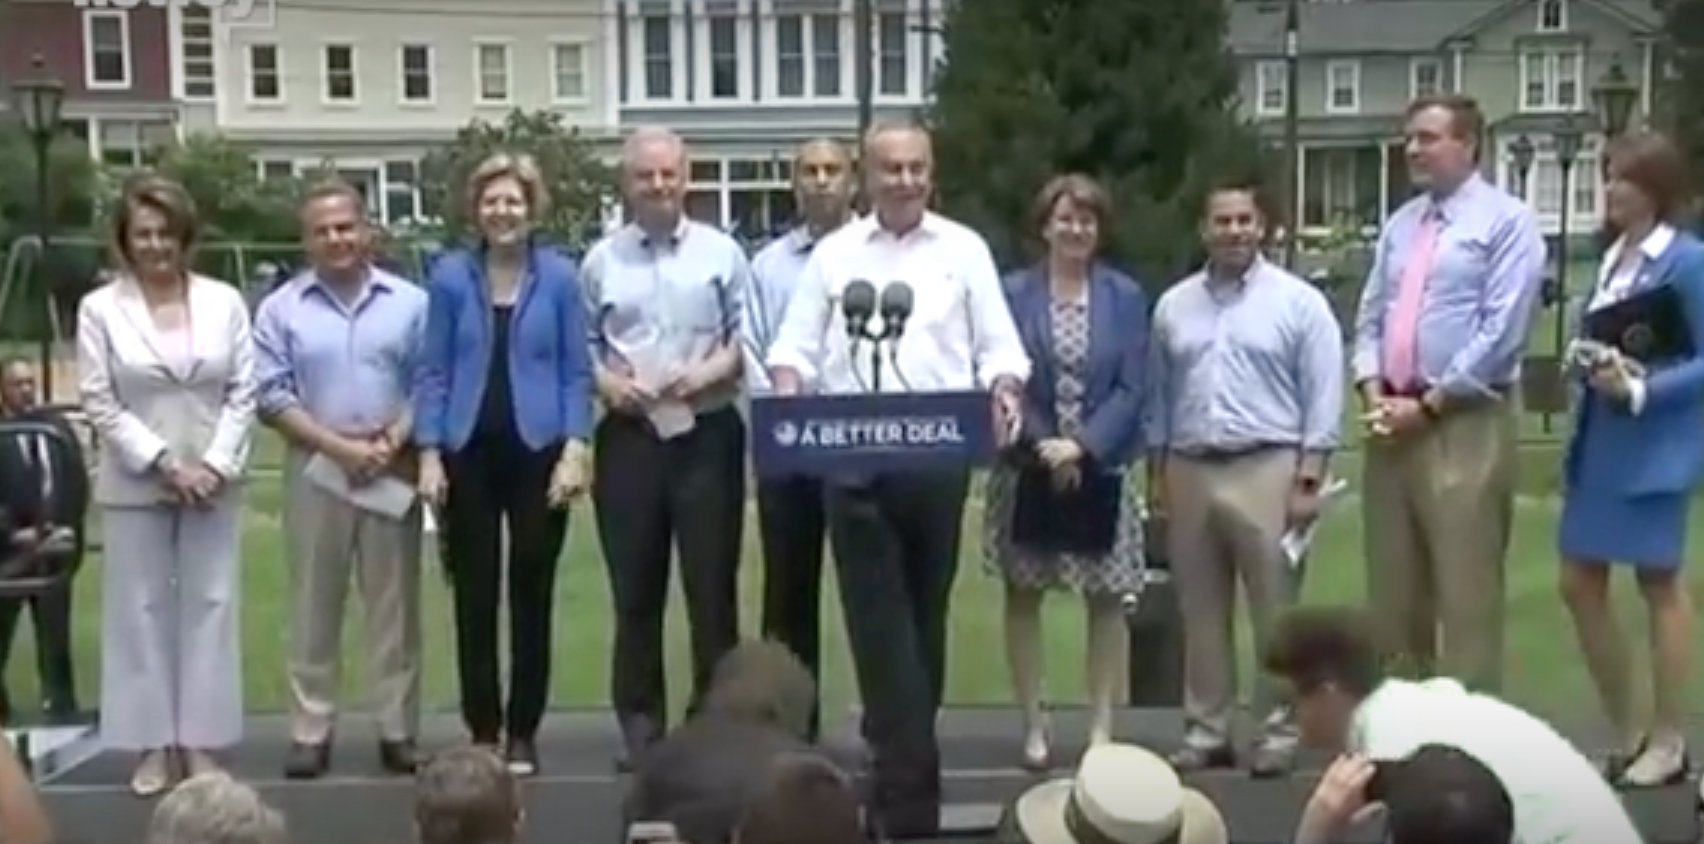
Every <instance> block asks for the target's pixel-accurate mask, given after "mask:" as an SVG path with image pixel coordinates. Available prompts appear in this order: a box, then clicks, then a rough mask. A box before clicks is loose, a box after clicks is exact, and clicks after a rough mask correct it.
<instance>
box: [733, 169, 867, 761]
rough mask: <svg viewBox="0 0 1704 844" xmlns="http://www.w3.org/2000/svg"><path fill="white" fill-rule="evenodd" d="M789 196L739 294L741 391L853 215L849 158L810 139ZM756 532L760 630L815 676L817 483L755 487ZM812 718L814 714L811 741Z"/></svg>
mask: <svg viewBox="0 0 1704 844" xmlns="http://www.w3.org/2000/svg"><path fill="white" fill-rule="evenodd" d="M793 193H794V196H795V197H796V198H797V200H798V207H799V212H800V217H801V218H802V221H801V222H800V224H799V225H798V226H797V227H796V228H794V229H793V230H792V231H790V232H788V233H786V234H785V235H783V236H781V237H780V238H779V239H777V240H775V241H774V242H773V243H770V244H769V245H768V246H766V247H764V249H763V251H761V252H759V253H757V257H756V258H755V259H753V260H752V265H751V278H752V287H751V290H750V291H749V292H748V294H747V296H746V317H745V334H746V336H745V342H746V385H747V387H748V388H749V389H750V391H751V392H752V394H754V395H760V394H762V393H764V392H767V391H768V389H769V376H768V373H767V372H766V371H765V370H764V364H763V361H764V356H765V355H766V354H767V353H768V351H769V344H770V343H771V342H773V340H774V338H775V332H776V331H777V330H778V329H779V328H780V327H781V317H782V315H783V314H785V313H786V311H787V301H788V299H789V298H791V297H792V294H793V288H794V286H795V285H796V283H797V282H798V279H799V274H800V273H801V272H802V271H803V270H804V268H805V262H806V261H807V260H809V259H810V257H811V250H812V249H813V248H815V246H816V243H817V241H818V240H820V239H821V238H822V237H823V236H825V235H827V234H829V233H830V232H833V231H834V230H836V229H838V228H840V227H841V226H842V225H844V224H845V223H846V221H847V220H848V219H850V218H851V216H852V156H851V154H850V153H848V152H847V150H846V147H844V146H842V145H841V144H839V143H836V142H834V141H828V140H817V141H811V142H810V143H807V144H805V145H804V146H803V147H800V148H799V154H798V156H797V157H796V158H794V159H793ZM757 517H758V529H759V531H760V532H761V537H762V541H763V632H764V635H766V636H770V637H773V638H775V639H777V640H779V641H780V642H782V643H783V644H785V645H787V646H788V647H789V648H792V650H793V653H795V654H797V655H798V657H799V659H800V660H801V661H802V662H804V664H805V665H806V666H807V667H808V668H810V670H811V675H812V676H813V677H820V676H821V671H820V667H821V664H822V654H821V650H822V635H821V626H822V620H821V618H819V616H820V613H819V609H820V607H821V605H822V552H823V538H824V535H825V531H826V525H827V522H826V521H825V518H826V517H825V516H824V514H823V500H822V483H821V481H820V480H819V479H817V478H813V477H804V476H798V477H785V478H771V479H768V480H763V481H760V482H759V483H758V487H757ZM818 726H819V718H818V717H817V716H816V714H815V713H813V715H812V718H811V735H813V736H814V735H816V732H817V728H818Z"/></svg>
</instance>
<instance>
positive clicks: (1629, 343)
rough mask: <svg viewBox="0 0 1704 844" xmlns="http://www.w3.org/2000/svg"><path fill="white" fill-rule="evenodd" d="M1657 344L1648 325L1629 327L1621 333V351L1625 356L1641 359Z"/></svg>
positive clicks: (1655, 337) (1654, 334)
mask: <svg viewBox="0 0 1704 844" xmlns="http://www.w3.org/2000/svg"><path fill="white" fill-rule="evenodd" d="M1656 343H1657V335H1656V333H1655V332H1653V331H1652V330H1651V327H1650V326H1648V325H1642V324H1641V325H1629V326H1627V330H1626V331H1623V332H1621V349H1622V351H1625V352H1626V353H1627V354H1629V355H1631V356H1633V357H1636V358H1643V357H1646V356H1648V355H1650V353H1651V347H1652V346H1655V345H1656Z"/></svg>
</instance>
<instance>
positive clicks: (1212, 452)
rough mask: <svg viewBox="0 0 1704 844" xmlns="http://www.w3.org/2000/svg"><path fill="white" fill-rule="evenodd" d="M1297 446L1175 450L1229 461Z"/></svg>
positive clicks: (1186, 455)
mask: <svg viewBox="0 0 1704 844" xmlns="http://www.w3.org/2000/svg"><path fill="white" fill-rule="evenodd" d="M1296 448H1297V446H1296V444H1295V443H1248V444H1246V445H1228V446H1221V447H1217V448H1206V447H1203V448H1180V449H1175V452H1176V454H1177V455H1178V456H1180V457H1184V458H1187V459H1189V460H1200V461H1202V462H1205V463H1228V462H1230V461H1232V460H1241V459H1243V458H1244V457H1253V456H1254V455H1256V454H1264V453H1266V452H1268V451H1275V450H1278V449H1284V450H1286V451H1293V450H1295V449H1296Z"/></svg>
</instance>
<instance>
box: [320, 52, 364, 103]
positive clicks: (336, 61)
mask: <svg viewBox="0 0 1704 844" xmlns="http://www.w3.org/2000/svg"><path fill="white" fill-rule="evenodd" d="M323 58H324V67H323V68H321V71H322V73H323V74H324V76H325V91H324V93H325V100H326V102H329V103H353V102H355V99H356V91H357V88H356V86H355V48H354V47H353V46H351V45H349V44H327V45H325V53H324V56H323Z"/></svg>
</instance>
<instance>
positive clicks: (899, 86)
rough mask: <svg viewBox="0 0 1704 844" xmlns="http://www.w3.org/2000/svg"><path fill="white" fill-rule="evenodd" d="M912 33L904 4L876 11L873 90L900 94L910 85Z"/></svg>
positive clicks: (895, 95) (891, 95)
mask: <svg viewBox="0 0 1704 844" xmlns="http://www.w3.org/2000/svg"><path fill="white" fill-rule="evenodd" d="M910 39H911V33H910V31H909V27H908V24H907V20H906V17H905V9H904V7H903V4H899V5H898V7H897V8H894V9H892V10H883V11H880V12H878V13H877V14H876V50H877V52H876V55H877V64H876V93H878V94H880V95H882V96H884V97H903V96H905V95H906V94H907V93H908V92H909V91H910V90H911V86H910V84H909V80H907V78H906V77H907V76H908V75H909V72H910V69H911V45H910Z"/></svg>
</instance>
